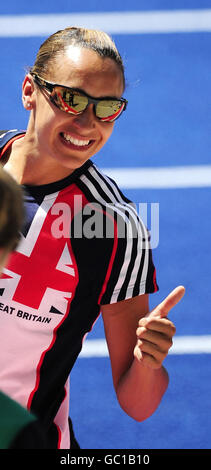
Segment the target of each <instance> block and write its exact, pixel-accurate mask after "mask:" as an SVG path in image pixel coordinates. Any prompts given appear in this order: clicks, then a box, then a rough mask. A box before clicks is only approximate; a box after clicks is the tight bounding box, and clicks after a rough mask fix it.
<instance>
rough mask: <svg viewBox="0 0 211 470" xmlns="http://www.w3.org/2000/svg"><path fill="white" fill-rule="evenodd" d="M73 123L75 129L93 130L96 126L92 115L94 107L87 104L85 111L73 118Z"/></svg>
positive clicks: (94, 117)
mask: <svg viewBox="0 0 211 470" xmlns="http://www.w3.org/2000/svg"><path fill="white" fill-rule="evenodd" d="M73 123H74V125H75V127H77V128H83V129H84V128H87V129H93V128H94V127H95V125H96V116H95V113H94V105H93V104H89V105H88V106H87V108H86V109H85V111H83V112H82V113H81V114H78V115H77V116H74V118H73Z"/></svg>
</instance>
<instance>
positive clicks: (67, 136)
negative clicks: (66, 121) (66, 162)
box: [60, 132, 94, 149]
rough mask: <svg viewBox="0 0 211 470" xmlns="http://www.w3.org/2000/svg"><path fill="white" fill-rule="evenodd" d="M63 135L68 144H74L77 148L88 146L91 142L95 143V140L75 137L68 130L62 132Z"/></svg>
mask: <svg viewBox="0 0 211 470" xmlns="http://www.w3.org/2000/svg"><path fill="white" fill-rule="evenodd" d="M60 135H61V137H62V139H63V140H64V141H65V143H67V144H68V145H73V146H74V147H77V148H81V149H82V148H84V149H85V148H86V147H88V146H89V145H90V144H91V143H93V142H94V141H93V140H88V139H87V140H81V139H76V138H75V137H72V135H71V134H69V133H67V132H61V134H60Z"/></svg>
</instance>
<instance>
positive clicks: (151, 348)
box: [134, 286, 185, 369]
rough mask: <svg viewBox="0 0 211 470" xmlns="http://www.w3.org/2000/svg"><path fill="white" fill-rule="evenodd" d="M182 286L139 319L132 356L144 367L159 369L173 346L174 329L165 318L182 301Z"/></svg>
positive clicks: (183, 289)
mask: <svg viewBox="0 0 211 470" xmlns="http://www.w3.org/2000/svg"><path fill="white" fill-rule="evenodd" d="M184 293H185V288H184V287H183V286H178V287H176V289H174V290H173V291H172V292H171V293H170V294H169V295H168V296H167V297H166V298H165V299H164V300H163V302H161V303H160V304H159V305H158V306H157V307H155V308H154V309H153V310H152V311H151V312H150V313H148V314H147V315H145V317H143V318H141V320H139V323H138V325H139V326H138V328H137V330H136V335H137V338H138V339H137V343H136V346H135V349H134V356H135V357H136V358H137V359H138V361H141V362H142V363H143V364H144V365H146V366H148V367H150V368H152V369H159V368H160V367H161V366H162V362H163V360H164V359H165V357H166V356H167V354H168V351H169V349H170V347H171V346H172V344H173V341H172V338H173V336H174V334H175V332H176V328H175V326H174V324H173V323H172V321H170V320H169V319H168V318H167V315H168V313H169V311H170V310H171V309H172V308H173V307H174V306H175V305H176V304H177V303H178V302H179V301H180V300H181V299H182V297H183V295H184Z"/></svg>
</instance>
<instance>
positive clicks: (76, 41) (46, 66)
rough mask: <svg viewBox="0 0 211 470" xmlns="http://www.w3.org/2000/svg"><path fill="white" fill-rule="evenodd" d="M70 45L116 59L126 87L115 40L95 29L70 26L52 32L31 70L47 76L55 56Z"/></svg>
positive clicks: (42, 45)
mask: <svg viewBox="0 0 211 470" xmlns="http://www.w3.org/2000/svg"><path fill="white" fill-rule="evenodd" d="M69 45H73V46H80V47H84V48H88V49H92V50H93V51H95V52H96V53H97V54H99V55H100V56H101V57H103V58H110V59H112V60H114V61H115V63H116V64H117V65H118V67H119V69H120V71H121V73H122V78H123V84H124V87H125V74H124V65H123V61H122V58H121V55H120V53H119V52H118V50H117V48H116V45H115V43H114V41H113V40H112V39H111V37H110V36H109V35H108V34H107V33H105V32H103V31H97V30H95V29H86V28H78V27H68V28H65V29H63V30H60V31H57V32H56V33H54V34H52V35H51V36H49V37H48V38H47V39H46V40H45V41H44V42H43V44H41V46H40V48H39V51H38V53H37V57H36V60H35V63H34V65H33V67H31V68H30V72H31V73H37V74H38V75H40V76H43V78H47V73H48V72H49V70H50V67H51V66H52V65H54V60H55V58H56V57H57V56H58V55H60V54H62V53H64V52H65V51H66V49H67V47H68V46H69Z"/></svg>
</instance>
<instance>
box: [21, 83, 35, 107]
mask: <svg viewBox="0 0 211 470" xmlns="http://www.w3.org/2000/svg"><path fill="white" fill-rule="evenodd" d="M34 90H35V88H34V82H33V79H32V77H31V75H30V74H27V75H26V76H25V78H24V81H23V85H22V102H23V106H24V108H25V109H27V110H31V109H32V108H33V105H34Z"/></svg>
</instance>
